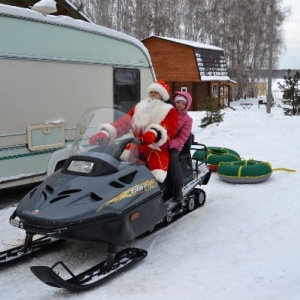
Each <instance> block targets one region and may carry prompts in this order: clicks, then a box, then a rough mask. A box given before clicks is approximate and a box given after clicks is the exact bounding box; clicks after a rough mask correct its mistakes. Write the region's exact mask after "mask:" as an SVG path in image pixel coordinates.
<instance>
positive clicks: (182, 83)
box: [142, 36, 236, 111]
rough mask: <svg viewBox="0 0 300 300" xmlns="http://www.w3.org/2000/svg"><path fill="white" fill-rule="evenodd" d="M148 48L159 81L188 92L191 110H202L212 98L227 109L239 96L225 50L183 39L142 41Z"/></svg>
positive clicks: (160, 38) (156, 37)
mask: <svg viewBox="0 0 300 300" xmlns="http://www.w3.org/2000/svg"><path fill="white" fill-rule="evenodd" d="M142 42H143V44H144V45H145V47H146V48H147V49H148V51H149V54H150V56H151V60H152V63H153V66H154V70H155V73H156V76H157V78H158V79H162V80H164V81H166V82H167V83H168V84H169V85H170V87H171V90H172V93H174V92H175V91H178V90H181V91H188V92H189V93H190V94H191V95H192V97H193V104H192V107H191V110H194V111H197V110H202V109H204V107H205V104H206V103H207V100H208V98H209V97H214V98H215V99H216V106H218V107H224V106H227V105H229V101H230V100H232V99H233V98H234V97H235V93H236V84H235V82H233V81H232V80H230V78H229V76H228V71H227V65H226V60H225V56H224V50H223V49H222V48H218V47H215V46H211V45H205V44H202V43H198V42H192V41H186V40H181V39H174V38H166V37H160V36H151V37H149V38H146V39H144V40H142Z"/></svg>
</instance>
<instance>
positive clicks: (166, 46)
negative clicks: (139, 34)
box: [142, 37, 200, 82]
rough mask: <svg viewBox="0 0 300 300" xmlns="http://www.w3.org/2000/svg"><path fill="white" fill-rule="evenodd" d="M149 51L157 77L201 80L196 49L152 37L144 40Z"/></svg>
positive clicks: (166, 79) (170, 79)
mask: <svg viewBox="0 0 300 300" xmlns="http://www.w3.org/2000/svg"><path fill="white" fill-rule="evenodd" d="M142 42H143V43H144V45H145V46H146V48H147V49H148V51H149V54H150V56H151V60H152V63H153V66H154V70H155V73H156V77H157V78H158V79H163V80H165V81H170V82H172V81H191V82H192V81H196V82H199V81H200V77H199V72H198V70H197V68H196V61H195V55H194V49H193V48H192V47H189V46H186V45H182V44H179V43H174V42H171V41H168V40H164V39H160V38H156V37H150V38H147V39H145V40H143V41H142Z"/></svg>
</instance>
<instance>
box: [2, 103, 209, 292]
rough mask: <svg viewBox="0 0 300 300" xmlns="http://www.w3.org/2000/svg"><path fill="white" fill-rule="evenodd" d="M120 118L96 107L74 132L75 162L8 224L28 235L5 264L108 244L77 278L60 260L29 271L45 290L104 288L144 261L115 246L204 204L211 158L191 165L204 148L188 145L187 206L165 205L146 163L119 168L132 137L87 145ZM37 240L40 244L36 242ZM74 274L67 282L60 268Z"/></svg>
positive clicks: (184, 163) (136, 252) (183, 159)
mask: <svg viewBox="0 0 300 300" xmlns="http://www.w3.org/2000/svg"><path fill="white" fill-rule="evenodd" d="M122 115H124V113H122V112H121V111H118V110H115V109H111V108H103V107H97V108H94V109H92V110H89V111H88V112H87V113H86V114H85V115H84V117H83V118H82V120H81V122H80V123H79V124H78V126H77V127H76V136H75V138H74V143H73V146H72V148H71V151H70V156H69V157H68V159H67V160H66V162H65V164H64V165H63V167H62V168H61V169H59V170H58V171H56V172H55V173H53V174H52V175H50V176H49V177H48V178H47V179H46V180H45V181H43V182H42V183H41V184H40V185H39V186H37V187H35V188H34V189H33V190H31V191H30V192H29V193H28V194H27V195H25V197H24V198H23V199H22V200H21V201H20V202H19V204H18V206H17V208H16V209H15V211H14V212H13V214H12V215H11V217H10V223H11V225H13V226H16V227H19V228H22V229H23V230H25V232H26V238H25V243H24V245H23V246H22V247H21V248H18V249H13V250H10V251H7V252H6V253H0V261H1V260H2V261H5V260H11V259H13V258H14V257H15V256H16V257H20V256H23V255H26V254H28V253H32V252H34V251H37V250H39V249H41V248H43V247H47V246H49V245H50V244H52V243H55V242H57V241H61V240H79V241H96V242H102V243H106V244H107V253H106V259H105V260H104V261H103V262H101V263H100V264H98V265H96V266H94V267H92V268H91V269H88V270H86V271H84V272H82V273H80V274H78V275H74V273H73V272H72V271H71V270H70V269H69V268H68V267H67V266H66V265H65V264H64V263H63V262H62V261H59V262H57V263H56V264H54V265H53V266H52V267H47V266H32V267H31V271H32V272H33V273H34V274H35V275H36V276H37V277H38V278H39V279H40V280H41V281H43V282H44V283H46V284H48V285H50V286H53V287H62V288H66V289H68V290H85V289H88V288H91V287H94V286H96V285H99V284H101V283H102V282H104V281H106V280H107V279H109V278H110V277H112V276H114V275H115V274H117V273H119V272H123V271H124V270H125V269H127V268H128V267H130V266H132V265H134V264H135V263H137V262H138V261H140V260H141V259H143V258H144V257H146V255H147V251H145V250H143V249H138V248H125V249H123V250H121V251H120V252H118V251H117V249H118V247H120V246H122V245H124V244H125V243H126V242H128V241H132V240H133V239H135V238H137V237H139V236H142V235H143V234H145V233H149V232H153V231H154V230H155V228H157V227H159V225H160V224H168V223H170V222H171V221H172V220H173V217H174V216H177V215H180V214H183V213H186V212H190V211H192V210H194V209H195V208H196V207H200V206H202V205H203V204H204V202H205V198H206V195H205V192H204V190H203V189H201V187H200V186H201V185H202V184H207V183H208V181H209V179H210V170H209V169H208V168H207V166H206V155H203V156H202V158H201V159H197V160H196V161H195V160H193V156H192V154H191V153H192V152H193V151H197V149H199V148H200V149H202V150H203V149H204V151H206V147H205V145H202V144H197V143H194V144H192V142H191V140H190V139H189V141H188V142H187V143H186V145H185V147H184V149H183V151H182V152H181V154H180V165H181V168H182V173H183V176H184V188H183V195H184V199H183V200H182V201H181V202H179V203H175V202H173V201H172V199H170V200H168V201H166V202H164V201H163V199H162V195H163V189H164V185H163V184H161V183H158V182H157V181H156V180H155V178H154V176H153V175H152V173H151V172H150V171H149V169H148V168H147V166H146V164H145V163H144V162H143V161H141V160H140V159H139V160H136V161H130V162H128V161H126V162H125V161H122V160H121V159H120V155H121V153H122V152H123V150H124V149H125V146H126V145H127V144H128V143H140V141H139V140H137V139H136V138H134V137H133V135H132V134H131V133H129V134H128V135H126V136H123V137H122V138H120V139H117V140H116V141H115V142H114V143H110V144H105V145H102V146H93V145H90V144H89V142H88V141H89V137H90V136H92V135H93V134H95V133H96V132H97V131H98V128H99V125H100V124H101V123H108V122H112V121H114V120H116V119H118V118H120V117H121V116H122ZM36 235H42V236H43V237H42V238H41V239H38V240H33V237H34V236H36ZM58 265H60V267H62V268H64V269H65V270H66V271H67V272H68V273H69V274H70V278H69V279H63V278H62V277H61V276H60V275H59V274H57V272H56V271H55V268H56V267H57V266H58Z"/></svg>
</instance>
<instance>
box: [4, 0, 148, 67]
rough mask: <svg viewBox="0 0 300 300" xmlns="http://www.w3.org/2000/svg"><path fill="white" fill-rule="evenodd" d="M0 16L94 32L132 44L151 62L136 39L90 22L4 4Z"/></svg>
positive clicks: (146, 51)
mask: <svg viewBox="0 0 300 300" xmlns="http://www.w3.org/2000/svg"><path fill="white" fill-rule="evenodd" d="M0 15H10V16H15V17H17V18H24V19H33V20H38V21H41V22H45V23H50V24H51V23H52V24H57V25H61V26H66V27H73V28H77V29H79V30H84V31H89V32H94V33H98V34H101V35H104V36H109V37H112V38H115V39H118V40H123V41H127V42H128V43H131V44H134V45H135V46H136V47H138V48H139V49H140V50H141V51H143V52H144V54H145V55H146V56H147V57H148V59H149V61H151V60H150V55H149V52H148V49H147V48H146V47H145V46H144V44H143V43H142V42H141V41H139V40H138V39H136V38H134V37H132V36H130V35H127V34H125V33H122V32H119V31H116V30H113V29H110V28H107V27H103V26H100V25H96V24H95V23H92V22H90V23H89V22H86V21H82V20H78V19H73V18H71V17H68V16H52V15H47V16H43V15H42V14H41V13H39V12H36V11H33V10H31V9H29V8H21V7H15V6H9V5H5V4H0Z"/></svg>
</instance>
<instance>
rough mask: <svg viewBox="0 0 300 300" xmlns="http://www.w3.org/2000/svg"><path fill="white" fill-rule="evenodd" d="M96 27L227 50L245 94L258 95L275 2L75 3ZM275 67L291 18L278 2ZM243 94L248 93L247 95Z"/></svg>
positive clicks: (87, 0)
mask: <svg viewBox="0 0 300 300" xmlns="http://www.w3.org/2000/svg"><path fill="white" fill-rule="evenodd" d="M71 1H72V3H73V4H74V5H76V6H77V7H80V8H81V9H82V10H83V12H84V13H85V14H87V16H88V17H89V18H90V19H91V20H92V21H93V22H95V23H96V24H99V25H102V26H106V27H110V28H113V29H116V30H119V31H121V32H124V33H127V34H130V35H132V36H135V37H136V38H138V39H144V38H146V37H149V36H151V35H158V36H166V37H174V38H181V39H186V40H192V41H198V42H201V43H206V44H211V45H215V46H218V47H221V48H223V49H224V51H225V56H226V61H227V66H228V70H229V75H230V77H231V78H232V79H234V80H236V81H237V83H238V88H239V93H240V94H241V93H242V91H243V92H248V93H251V94H255V93H256V91H255V81H256V79H257V77H258V76H259V73H258V70H261V69H264V68H267V66H268V55H269V44H268V41H269V39H268V36H269V32H270V27H271V26H270V23H269V22H270V18H269V15H270V4H271V3H270V0H226V1H220V0H148V1H147V2H145V1H143V0H71ZM275 1H276V8H275V16H276V18H275V24H274V33H275V34H274V36H275V37H276V38H275V39H274V44H273V58H274V59H273V63H274V67H275V66H276V63H277V61H278V57H279V55H280V53H281V52H282V50H283V49H284V47H283V43H284V39H283V35H282V25H283V22H284V21H285V20H286V18H287V17H288V15H289V9H288V8H286V7H283V5H282V4H283V0H275ZM241 95H242V94H241Z"/></svg>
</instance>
